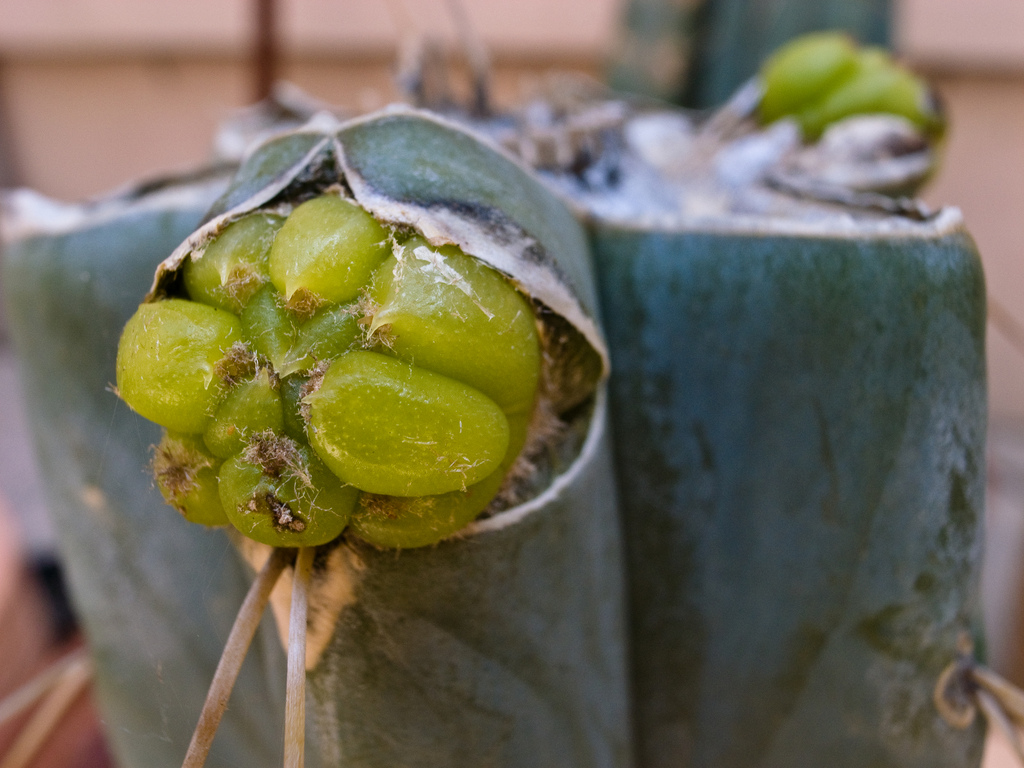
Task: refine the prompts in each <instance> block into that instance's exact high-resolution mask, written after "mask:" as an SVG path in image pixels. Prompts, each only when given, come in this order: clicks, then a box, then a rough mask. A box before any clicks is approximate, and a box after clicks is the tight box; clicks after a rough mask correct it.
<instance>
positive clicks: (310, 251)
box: [270, 195, 390, 314]
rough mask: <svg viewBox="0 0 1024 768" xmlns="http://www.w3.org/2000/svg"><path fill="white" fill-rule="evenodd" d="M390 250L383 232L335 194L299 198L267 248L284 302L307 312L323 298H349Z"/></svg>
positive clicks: (338, 300)
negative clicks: (268, 248)
mask: <svg viewBox="0 0 1024 768" xmlns="http://www.w3.org/2000/svg"><path fill="white" fill-rule="evenodd" d="M389 252H390V242H389V237H388V233H387V232H386V231H385V229H384V228H383V227H382V226H381V225H380V224H378V223H377V222H376V221H375V220H374V219H373V217H372V216H370V214H368V213H367V212H366V211H364V210H363V209H362V208H359V207H358V206H355V205H353V204H352V203H349V202H347V201H345V200H342V199H341V198H340V197H338V196H337V195H324V196H323V197H318V198H315V199H313V200H310V201H309V202H306V203H303V204H302V205H300V206H299V207H298V208H296V209H295V210H294V211H292V213H291V215H290V216H289V217H288V219H287V220H286V221H285V223H284V226H283V227H281V231H280V232H278V234H277V238H276V239H275V240H274V245H273V247H272V248H271V249H270V279H271V280H272V281H273V282H274V285H275V286H276V287H277V289H278V290H279V291H280V292H281V293H282V294H283V295H284V297H285V299H286V300H287V301H288V302H289V305H291V306H294V307H296V308H299V309H300V311H304V312H306V313H308V314H312V311H311V310H312V309H315V308H316V307H318V306H320V305H321V304H323V303H334V304H347V303H348V302H351V301H354V300H355V299H356V298H357V297H358V296H359V292H360V291H361V290H362V289H363V286H365V285H366V284H367V283H368V282H369V281H370V277H371V276H372V275H373V270H374V269H376V267H377V265H378V264H380V263H381V261H383V260H384V257H385V256H387V255H388V253H389Z"/></svg>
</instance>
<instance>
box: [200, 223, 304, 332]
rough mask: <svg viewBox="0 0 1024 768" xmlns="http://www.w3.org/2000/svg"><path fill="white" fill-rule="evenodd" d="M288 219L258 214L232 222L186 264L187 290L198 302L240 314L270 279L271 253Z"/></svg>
mask: <svg viewBox="0 0 1024 768" xmlns="http://www.w3.org/2000/svg"><path fill="white" fill-rule="evenodd" d="M283 223H284V218H283V217H281V216H275V215H273V214H265V213H254V214H250V215H248V216H245V217H244V218H241V219H239V220H238V221H236V222H234V223H232V224H230V225H229V226H228V227H226V228H225V229H224V231H223V232H221V233H220V234H219V235H218V236H217V238H216V239H215V240H213V241H212V242H211V243H210V244H209V245H207V246H206V250H205V251H204V252H203V254H202V256H200V257H199V258H198V259H196V258H194V257H193V258H192V259H189V260H188V261H187V262H186V263H185V268H184V272H185V275H184V278H185V289H186V290H187V291H188V295H189V296H190V297H191V298H192V299H193V300H194V301H201V302H202V303H204V304H210V305H211V306H214V307H218V308H220V309H224V310H227V311H228V312H235V313H238V312H240V311H241V310H242V308H243V307H244V306H245V305H246V304H247V303H248V301H249V299H250V298H252V296H253V294H255V293H256V292H257V291H258V290H259V289H260V287H261V286H262V285H263V284H264V283H266V282H267V281H268V280H269V279H270V275H269V274H268V272H267V254H268V253H269V252H270V245H271V243H273V242H274V236H275V235H276V234H277V230H278V229H280V227H281V225H282V224H283Z"/></svg>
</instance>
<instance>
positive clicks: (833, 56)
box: [761, 32, 857, 123]
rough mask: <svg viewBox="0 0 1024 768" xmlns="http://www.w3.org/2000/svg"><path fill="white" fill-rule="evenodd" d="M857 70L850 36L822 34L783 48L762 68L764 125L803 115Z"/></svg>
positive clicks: (855, 52)
mask: <svg viewBox="0 0 1024 768" xmlns="http://www.w3.org/2000/svg"><path fill="white" fill-rule="evenodd" d="M856 69H857V48H856V46H855V45H854V42H853V40H851V39H850V37H849V36H848V35H845V34H842V33H840V32H820V33H814V34H810V35H804V36H802V37H798V38H797V39H796V40H793V41H792V42H790V43H787V44H786V45H784V46H782V47H781V48H780V49H779V50H777V51H776V52H775V53H774V54H773V55H772V56H771V58H769V59H768V61H767V62H765V64H764V66H763V67H762V69H761V83H762V87H763V89H764V94H763V96H762V97H761V122H763V123H771V122H774V121H776V120H778V119H779V118H780V117H785V116H786V115H791V114H793V113H795V112H799V111H800V110H801V109H802V108H803V107H805V106H806V105H807V104H811V103H813V102H815V101H817V100H818V99H819V98H821V97H822V96H824V95H825V94H826V93H827V92H828V91H830V90H832V89H833V88H834V87H835V86H836V85H838V84H839V83H841V82H842V81H843V80H845V79H846V78H847V77H849V76H850V75H852V74H853V73H854V71H855V70H856Z"/></svg>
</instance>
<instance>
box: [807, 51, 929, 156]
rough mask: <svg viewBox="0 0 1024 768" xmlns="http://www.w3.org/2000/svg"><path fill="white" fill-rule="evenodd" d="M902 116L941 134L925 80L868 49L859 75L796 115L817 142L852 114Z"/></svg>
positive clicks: (844, 82)
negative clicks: (821, 136)
mask: <svg viewBox="0 0 1024 768" xmlns="http://www.w3.org/2000/svg"><path fill="white" fill-rule="evenodd" d="M872 113H885V114H891V115H900V116H901V117H905V118H906V119H907V120H909V121H910V122H912V123H913V124H914V125H916V126H917V127H918V128H920V129H921V130H923V131H925V132H926V133H930V134H936V135H937V134H941V133H942V130H943V122H942V117H941V115H940V114H939V113H938V111H937V109H936V105H935V103H934V101H933V99H932V96H931V92H930V91H929V89H928V86H927V85H926V84H925V82H924V81H923V80H921V79H920V78H919V77H917V76H915V75H914V74H912V73H911V72H909V71H908V70H906V69H904V68H903V67H901V66H899V65H898V64H897V63H896V62H895V61H893V60H892V58H891V57H890V56H889V55H888V54H887V53H886V52H885V51H882V50H879V49H865V50H864V51H862V52H861V54H860V57H859V59H858V67H857V71H856V73H855V74H854V75H853V76H851V77H849V78H848V79H846V80H845V81H843V82H842V83H841V84H840V85H839V86H838V87H836V88H835V89H834V90H832V91H830V92H829V93H828V94H827V95H825V96H824V97H823V98H822V99H821V100H820V101H818V102H816V103H814V104H812V105H811V106H809V107H807V108H806V109H804V110H803V111H801V112H800V113H799V114H798V115H797V119H798V120H799V121H800V125H801V127H802V128H803V131H804V135H805V136H806V137H808V138H811V139H814V138H817V137H818V136H820V135H821V134H822V133H823V132H824V131H825V129H826V128H827V127H828V126H829V125H831V124H832V123H835V122H838V121H839V120H842V119H843V118H846V117H850V116H852V115H864V114H872Z"/></svg>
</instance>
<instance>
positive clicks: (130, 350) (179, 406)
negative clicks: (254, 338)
mask: <svg viewBox="0 0 1024 768" xmlns="http://www.w3.org/2000/svg"><path fill="white" fill-rule="evenodd" d="M241 337H242V328H241V325H240V324H239V322H238V318H237V317H235V316H234V315H231V314H228V313H227V312H224V311H222V310H219V309H214V308H213V307H208V306H206V305H204V304H197V303H195V302H190V301H184V300H181V299H168V300H166V301H158V302H154V303H152V304H143V305H142V306H140V307H139V308H138V310H137V311H136V312H135V314H134V315H133V316H132V317H131V319H130V320H129V321H128V323H127V325H125V328H124V332H123V333H122V334H121V340H120V342H119V344H118V348H117V388H118V392H119V393H120V395H121V397H122V398H124V400H125V402H127V403H128V404H129V405H130V406H131V407H132V408H134V409H135V410H136V411H137V412H138V413H140V414H142V415H143V416H145V417H146V418H147V419H149V420H150V421H155V422H156V423H157V424H160V425H161V426H164V427H166V428H167V429H171V430H174V431H177V432H202V431H203V430H204V429H205V428H206V424H207V422H208V421H209V419H210V416H211V414H212V413H213V411H214V409H215V408H216V406H217V403H218V402H219V401H220V399H221V397H222V395H223V394H224V391H225V384H224V381H223V378H222V376H221V375H220V371H219V370H218V363H220V362H221V361H222V360H224V357H225V354H226V353H227V352H228V351H229V350H230V349H231V347H232V345H233V344H234V343H235V342H236V341H239V340H240V339H241Z"/></svg>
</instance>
